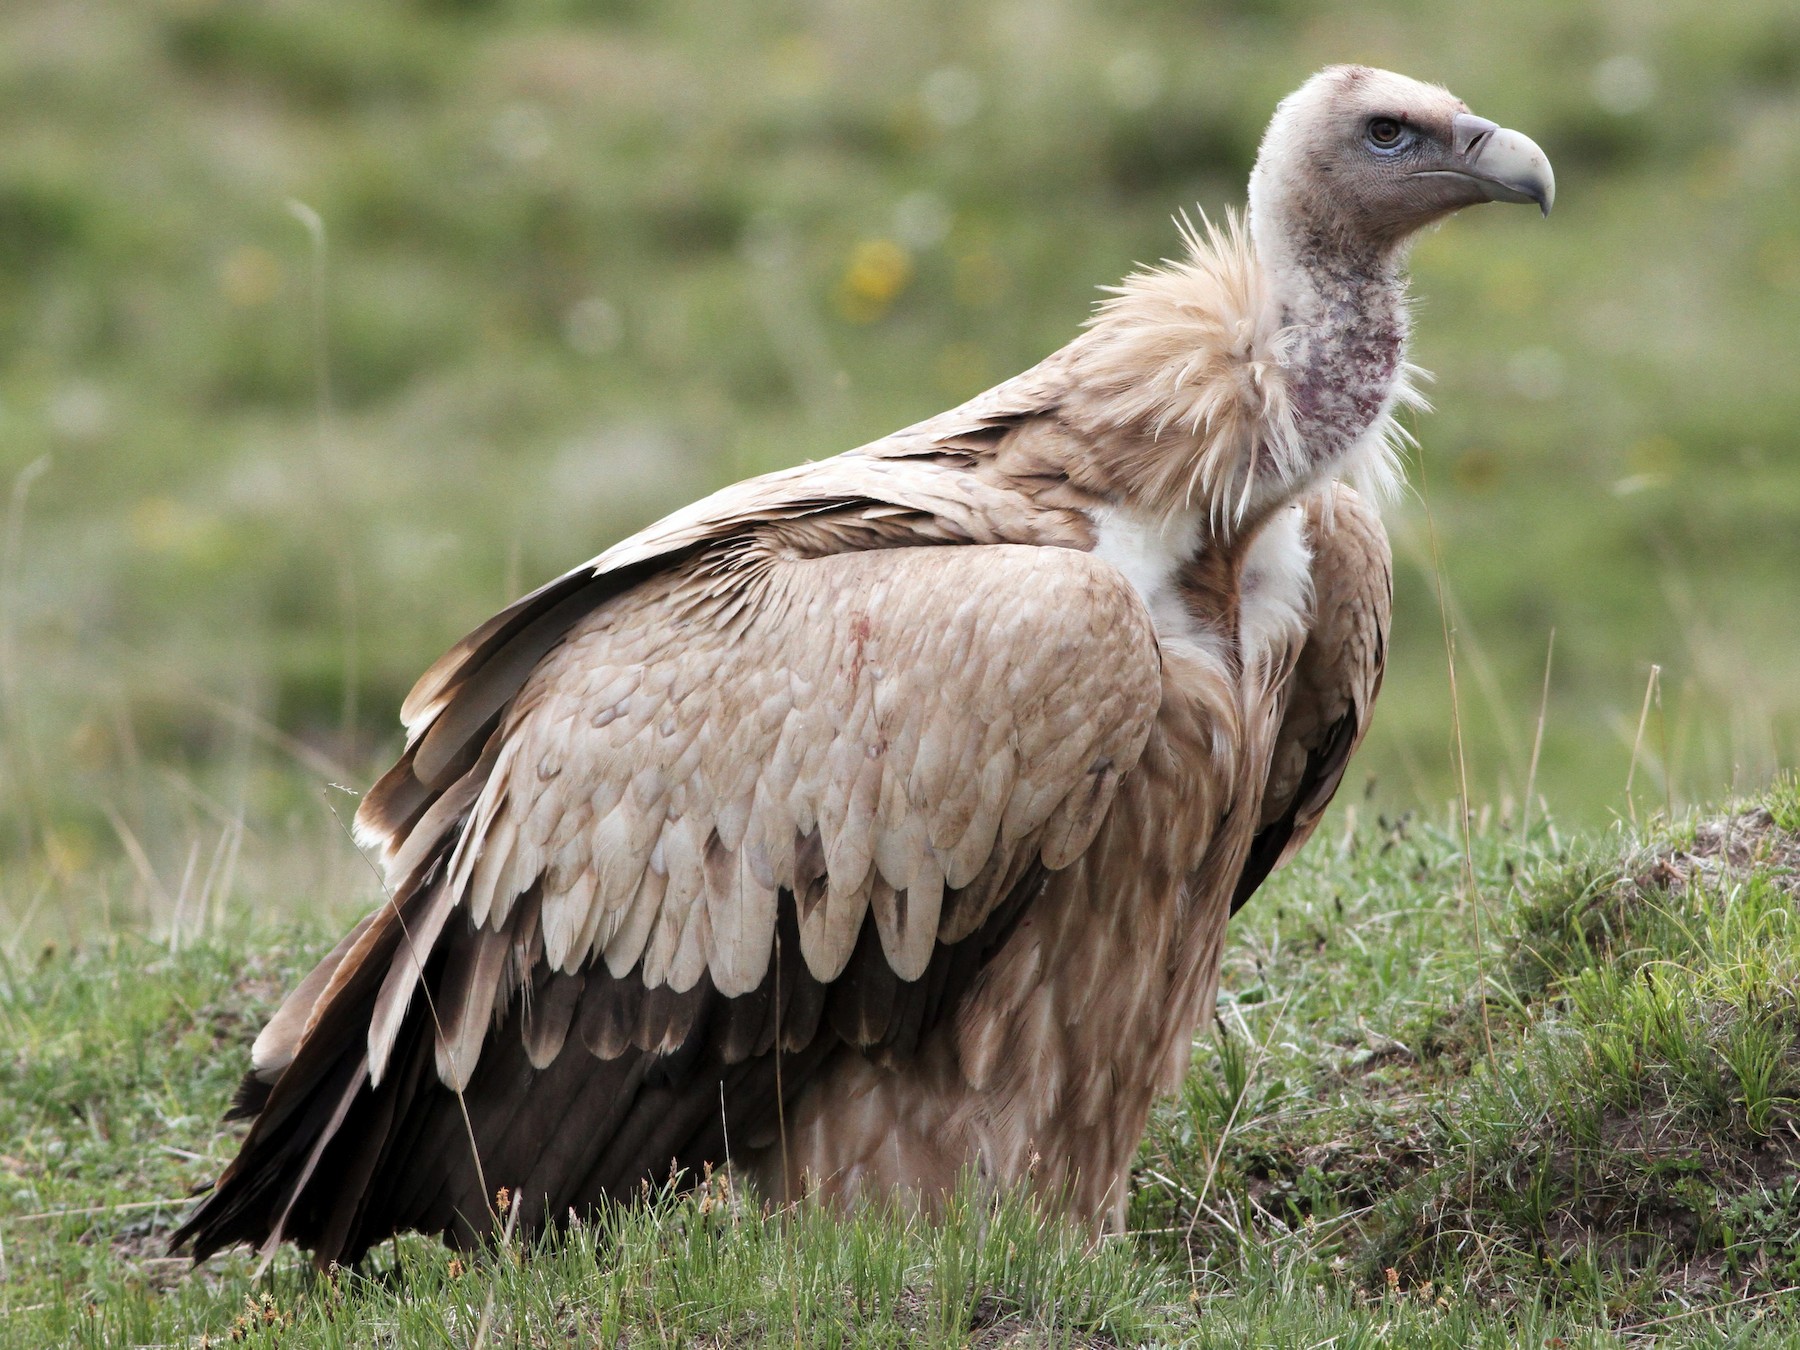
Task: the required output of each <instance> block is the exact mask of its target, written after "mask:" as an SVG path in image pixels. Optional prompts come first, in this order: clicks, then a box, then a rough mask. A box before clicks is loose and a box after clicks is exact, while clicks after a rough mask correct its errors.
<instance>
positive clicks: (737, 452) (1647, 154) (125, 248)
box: [0, 0, 1800, 935]
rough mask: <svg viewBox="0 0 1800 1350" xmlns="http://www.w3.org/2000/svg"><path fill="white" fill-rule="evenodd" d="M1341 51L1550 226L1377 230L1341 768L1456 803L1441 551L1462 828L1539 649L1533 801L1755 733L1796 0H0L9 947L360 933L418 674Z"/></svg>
mask: <svg viewBox="0 0 1800 1350" xmlns="http://www.w3.org/2000/svg"><path fill="white" fill-rule="evenodd" d="M1333 61H1363V62H1370V63H1375V64H1380V65H1385V66H1390V67H1392V68H1395V69H1398V70H1401V71H1404V72H1406V73H1409V74H1412V75H1415V76H1419V77H1422V78H1427V79H1432V80H1438V81H1441V82H1443V83H1445V84H1447V85H1449V86H1450V87H1451V88H1452V89H1454V90H1455V91H1456V92H1457V93H1458V94H1460V95H1461V96H1462V97H1463V98H1465V99H1466V100H1467V101H1468V102H1469V103H1470V104H1471V106H1472V107H1473V108H1474V109H1475V110H1476V111H1478V112H1481V113H1483V114H1485V115H1487V116H1490V117H1493V118H1495V119H1496V120H1499V121H1501V122H1503V123H1505V124H1507V125H1511V126H1515V127H1517V128H1519V129H1521V130H1523V131H1525V132H1527V133H1528V134H1530V135H1532V136H1533V137H1535V138H1536V139H1537V140H1538V141H1539V142H1540V143H1541V144H1542V145H1543V146H1544V147H1545V148H1546V150H1547V151H1548V152H1549V154H1550V156H1551V158H1552V160H1553V161H1554V162H1555V165H1556V168H1557V175H1558V181H1559V199H1558V202H1557V211H1556V214H1555V216H1554V217H1553V218H1552V220H1551V221H1550V222H1549V223H1548V224H1545V223H1543V222H1541V221H1539V220H1538V219H1537V218H1536V216H1535V215H1534V214H1532V213H1530V212H1528V211H1524V210H1510V209H1502V208H1487V209H1484V210H1480V211H1476V212H1472V213H1470V214H1469V215H1468V216H1466V217H1465V218H1462V219H1458V220H1455V221H1453V222H1451V223H1450V224H1449V225H1448V226H1447V227H1445V228H1444V229H1442V230H1441V231H1440V232H1438V233H1436V234H1434V235H1433V236H1431V237H1429V238H1427V239H1426V240H1424V241H1423V242H1422V244H1421V245H1420V247H1419V249H1418V251H1417V255H1416V259H1415V268H1414V271H1415V278H1416V290H1417V293H1418V296H1419V303H1418V308H1417V320H1418V324H1417V327H1418V337H1417V343H1416V349H1415V353H1414V355H1415V359H1417V360H1418V361H1419V362H1420V363H1422V364H1423V365H1425V366H1426V367H1428V368H1429V369H1431V370H1433V371H1435V372H1436V374H1437V381H1436V383H1435V385H1434V386H1433V387H1432V389H1431V391H1430V392H1431V396H1432V398H1433V400H1434V402H1435V403H1436V404H1437V411H1436V412H1434V413H1432V414H1429V415H1426V416H1424V417H1422V418H1416V419H1414V425H1415V429H1416V431H1417V433H1418V435H1419V437H1420V440H1421V442H1422V448H1421V449H1420V450H1419V451H1418V452H1417V453H1416V454H1415V455H1414V456H1412V459H1411V463H1410V465H1409V475H1410V478H1411V482H1412V484H1413V489H1412V490H1411V491H1410V492H1409V494H1408V495H1407V497H1406V498H1405V499H1404V500H1403V501H1401V502H1399V503H1397V504H1396V505H1395V507H1394V508H1393V510H1392V512H1391V513H1390V522H1391V528H1392V530H1393V533H1394V536H1395V541H1396V548H1397V552H1398V555H1399V568H1398V576H1397V582H1398V595H1397V608H1398V614H1397V619H1396V633H1395V637H1394V642H1393V648H1392V652H1393V655H1392V664H1391V666H1390V669H1389V672H1388V679H1387V687H1386V692H1385V694H1384V697H1383V700H1382V704H1381V707H1380V709H1379V712H1378V716H1377V719H1376V724H1375V730H1374V732H1373V734H1372V736H1371V737H1370V741H1369V744H1368V747H1367V748H1366V749H1365V751H1364V752H1363V755H1362V758H1361V761H1360V764H1359V767H1358V768H1357V769H1355V770H1353V776H1352V784H1351V790H1350V791H1349V792H1347V794H1346V795H1347V796H1349V797H1354V798H1356V799H1358V801H1359V803H1366V804H1365V805H1362V806H1361V809H1362V810H1364V811H1369V810H1376V809H1378V810H1381V811H1384V812H1388V813H1390V814H1391V813H1393V812H1396V811H1400V810H1405V809H1409V808H1414V807H1418V806H1424V807H1427V808H1430V809H1433V810H1436V809H1440V808H1441V807H1442V804H1443V803H1444V802H1445V801H1446V799H1448V798H1449V797H1450V795H1451V794H1452V793H1453V792H1454V791H1455V783H1456V776H1455V773H1454V771H1453V760H1452V756H1451V753H1450V728H1451V725H1452V718H1451V700H1450V693H1449V689H1450V684H1449V680H1448V678H1447V667H1446V644H1445V636H1444V622H1443V620H1441V618H1440V609H1439V602H1438V589H1437V582H1438V580H1439V578H1440V577H1441V579H1442V582H1443V595H1444V599H1445V605H1444V612H1445V613H1446V614H1447V616H1448V620H1449V623H1450V625H1451V626H1452V627H1453V628H1454V630H1455V633H1456V652H1457V673H1458V689H1459V695H1460V706H1461V714H1462V722H1463V727H1464V731H1465V733H1466V737H1467V750H1468V755H1467V768H1468V777H1469V788H1470V794H1471V797H1472V799H1473V800H1474V801H1475V802H1476V803H1477V804H1478V805H1482V806H1485V807H1488V808H1491V809H1493V810H1494V811H1497V812H1509V813H1514V814H1516V813H1517V811H1518V810H1519V804H1520V801H1521V798H1522V796H1523V794H1524V789H1525V784H1526V781H1527V778H1528V775H1529V772H1530V766H1531V762H1532V755H1533V743H1534V739H1535V736H1536V733H1537V729H1538V725H1539V718H1538V708H1539V694H1540V688H1541V686H1542V681H1543V676H1544V669H1545V657H1546V652H1547V648H1548V645H1549V642H1550V635H1551V632H1552V630H1553V629H1554V631H1555V635H1556V636H1555V657H1554V664H1553V667H1552V669H1551V672H1550V680H1549V695H1548V701H1547V706H1546V712H1545V716H1544V718H1543V721H1542V756H1541V765H1540V767H1539V769H1538V773H1537V780H1536V782H1537V788H1538V790H1539V791H1540V792H1541V794H1542V795H1543V797H1544V798H1545V800H1546V802H1547V804H1548V807H1549V809H1550V810H1551V811H1552V812H1553V813H1554V815H1555V817H1556V818H1557V819H1558V821H1561V822H1570V823H1576V822H1594V821H1599V820H1604V819H1606V818H1608V816H1609V815H1611V814H1614V813H1620V814H1623V813H1625V812H1627V811H1638V812H1642V811H1645V810H1649V809H1652V808H1660V807H1662V806H1664V805H1666V804H1669V803H1673V804H1674V805H1676V806H1679V805H1680V804H1682V803H1683V802H1686V801H1690V800H1704V799H1707V798H1711V797H1715V796H1719V795H1722V794H1723V793H1724V792H1726V791H1727V790H1729V789H1730V788H1732V787H1733V786H1749V785H1752V784H1754V783H1756V782H1758V781H1761V780H1763V779H1764V778H1766V777H1767V776H1768V775H1769V774H1770V773H1771V771H1772V770H1773V769H1774V768H1775V767H1776V766H1777V765H1780V764H1784V763H1791V762H1792V761H1793V757H1794V750H1795V738H1796V736H1797V735H1800V718H1797V714H1800V680H1797V678H1796V677H1797V676H1800V623H1797V622H1796V618H1797V617H1800V616H1797V615H1796V605H1795V603H1794V591H1795V579H1796V577H1797V576H1800V531H1797V530H1796V528H1795V525H1796V521H1797V520H1800V444H1797V441H1800V432H1797V431H1796V427H1797V426H1800V382H1797V381H1796V379H1795V375H1794V364H1795V355H1796V351H1797V349H1800V341H1797V339H1800V9H1796V7H1795V6H1794V5H1793V4H1792V2H1791V0H1733V2H1732V3H1731V4H1719V3H1687V2H1686V0H1667V2H1666V3H1660V4H1656V5H1644V4H1636V3H1623V0H1614V2H1613V3H1606V4H1593V5H1588V4H1574V3H1546V2H1544V0H1538V2H1537V3H1531V2H1529V0H1528V2H1526V3H1515V4H1508V5H1504V6H1502V5H1495V4H1492V3H1470V2H1468V0H1462V2H1460V3H1442V2H1441V0H1434V2H1433V3H1385V4H1384V3H1372V2H1370V0H1362V2H1361V3H1356V4H1354V5H1313V4H1302V3H1298V2H1297V0H1235V2H1226V0H1212V2H1210V3H1209V2H1207V0H1188V2H1186V3H1179V4H1176V3H1167V4H1165V3H1128V4H1103V3H1100V0H1019V2H1012V0H991V2H988V3H975V4H967V3H963V4H951V3H894V2H892V0H890V2H889V3H884V4H868V3H852V2H851V0H819V2H817V3H744V2H740V3H731V4H726V3H721V2H720V0H660V2H658V3H651V2H650V0H612V2H610V3H608V2H604V0H516V2H513V3H506V2H505V0H489V2H486V3H484V2H483V0H436V2H435V3H431V2H429V0H416V2H415V3H396V2H394V0H381V2H377V0H310V2H300V0H289V2H287V3H281V2H279V0H271V2H270V3H247V2H246V3H237V2H233V0H215V2H214V3H206V2H205V0H183V2H180V3H170V2H167V0H165V2H163V3H152V2H151V0H85V2H83V3H48V2H33V3H13V4H9V5H7V6H5V7H4V9H3V10H0V494H3V500H4V501H5V503H6V514H5V528H4V535H3V542H4V551H3V553H0V733H3V736H4V741H3V746H4V758H3V759H0V774H3V778H0V906H4V909H3V910H0V928H3V929H4V931H5V932H7V933H11V934H14V935H17V934H21V933H24V932H27V931H31V932H35V931H38V930H40V929H47V930H48V931H51V932H54V931H55V930H56V927H57V924H58V923H59V922H70V921H68V920H67V919H66V916H67V915H70V914H74V913H78V912H80V910H81V907H82V906H83V905H91V904H96V903H104V904H107V905H109V906H110V905H113V904H115V903H122V902H120V901H118V899H117V897H118V895H119V894H121V892H120V891H119V889H118V888H117V887H116V886H114V885H112V883H111V881H109V880H108V878H116V877H118V876H120V875H123V876H125V877H127V878H129V879H130V884H129V886H128V888H127V890H128V892H129V893H130V894H132V895H135V896H136V897H137V899H136V900H135V901H134V902H132V903H135V904H140V905H142V906H146V907H148V908H149V909H151V910H152V911H155V910H156V909H157V908H158V907H159V906H160V907H163V908H166V909H169V910H171V911H173V910H175V909H180V908H182V907H188V908H190V909H191V908H192V907H193V906H194V905H196V904H197V905H198V906H199V908H200V910H201V911H203V912H204V911H205V910H206V909H207V907H208V906H209V905H211V906H213V907H214V908H216V907H217V906H218V905H220V904H222V903H223V899H222V897H223V896H224V894H225V893H226V892H229V891H232V890H233V888H234V886H235V888H236V889H237V890H238V891H239V892H240V893H247V894H249V895H250V896H251V897H252V903H254V904H262V903H264V902H265V901H266V902H267V903H268V904H270V905H276V904H280V903H285V900H284V897H289V898H293V899H308V900H324V899H327V898H329V899H331V900H333V901H338V900H343V901H344V902H345V903H361V901H362V900H363V899H365V898H366V896H367V895H368V894H369V893H371V891H370V888H371V886H372V881H371V879H370V877H369V875H368V873H367V872H366V870H365V869H364V868H363V865H362V863H361V862H360V860H359V859H357V858H356V857H355V855H354V853H353V851H352V850H351V848H350V845H349V843H348V841H347V839H345V838H344V837H343V835H342V833H341V832H340V827H339V825H338V824H337V822H336V818H337V817H344V818H347V817H348V815H349V814H350V812H351V811H352V810H353V808H354V798H353V797H352V796H351V795H350V792H349V791H344V790H341V789H350V790H354V789H359V788H360V787H361V786H363V785H364V784H365V783H366V782H367V781H368V780H369V778H370V777H371V776H372V774H373V773H374V772H376V771H377V770H378V769H379V767H380V765H381V763H382V761H383V760H384V759H385V758H386V757H387V756H388V755H390V754H391V753H392V752H393V751H394V750H395V749H396V747H397V745H398V729H397V723H396V716H395V714H396V709H397V706H398V703H399V700H400V698H401V696H402V694H403V693H404V691H405V690H406V688H407V687H408V685H409V684H410V682H411V680H412V679H413V677H414V676H415V675H416V674H417V673H418V672H419V671H420V670H421V669H422V668H423V667H424V666H425V665H426V664H427V663H428V662H429V661H430V660H431V658H432V657H433V656H434V655H435V654H436V653H437V652H438V651H439V650H440V649H442V648H443V647H444V646H445V645H446V644H448V643H449V642H451V641H452V640H454V639H455V638H456V637H457V636H458V635H460V634H461V633H462V632H464V631H465V630H466V629H468V628H469V627H471V626H472V625H474V624H475V623H477V622H479V621H480V620H481V619H483V618H484V617H486V616H487V615H488V614H489V613H490V612H491V611H492V610H493V609H495V608H496V607H497V606H499V605H500V604H501V603H502V602H504V601H505V600H507V599H508V598H510V597H511V596H513V595H514V594H515V593H517V592H519V591H520V590H522V589H525V588H528V587H530V586H532V585H535V584H537V583H538V582H540V581H542V580H544V579H546V578H548V577H549V576H551V575H553V574H555V573H557V572H560V571H562V570H563V569H565V568H566V567H568V566H571V565H573V564H574V563H576V562H578V561H580V560H581V559H583V558H586V557H588V556H590V555H592V554H594V553H596V552H598V551H599V550H600V549H601V548H602V547H603V546H605V545H606V544H608V543H609V542H611V541H612V540H614V539H615V538H617V537H619V536H621V535H622V534H624V533H626V532H628V531H630V530H632V529H634V528H636V527H638V526H640V525H642V524H644V523H646V522H647V521H649V520H651V519H653V518H655V517H656V516H658V515H660V514H661V513H663V512H664V511H666V510H667V509H669V508H671V507H673V506H675V505H678V504H680V503H681V502H684V501H686V500H689V499H691V498H692V497H694V496H696V495H698V494H700V493H702V492H704V491H706V490H708V489H710V488H713V487H716V486H718V485H720V484H723V483H725V482H728V481H730V480H733V479H735V478H739V477H742V476H745V475H748V474H752V473H756V472H760V471H763V470H766V469H771V468H776V467H779V466H783V465H787V464H792V463H795V462H797V461H799V460H802V459H807V458H818V457H821V456H824V455H827V454H831V453H834V452H836V451H838V450H840V449H843V448H846V447H848V446H851V445H855V444H857V443H859V442H861V441H864V440H868V439H871V438H873V437H876V436H878V435H881V434H883V433H885V432H887V431H889V430H891V429H893V428H895V427H898V426H901V425H903V424H905V423H908V422H911V421H914V420H916V419H918V418H920V417H923V416H926V415H928V414H930V413H933V412H935V411H937V410H938V409H940V408H942V407H945V406H947V405H949V404H951V403H953V402H956V401H959V400H961V399H963V398H964V397H966V396H968V395H970V394H972V393H974V392H976V391H977V390H979V389H981V388H982V387H984V386H985V385H987V384H989V383H991V382H993V381H995V380H997V379H999V378H1002V377H1004V376H1007V375H1009V374H1011V373H1013V372H1014V371H1016V370H1018V369H1021V368H1023V367H1024V366H1026V365H1029V364H1030V363H1032V362H1034V361H1035V360H1037V359H1038V358H1039V357H1041V356H1042V355H1043V354H1044V353H1046V352H1047V351H1049V350H1051V349H1052V348H1054V347H1056V346H1058V345H1060V344H1061V343H1063V342H1064V341H1066V340H1067V339H1068V338H1069V337H1070V336H1072V335H1073V334H1074V332H1075V331H1076V329H1077V326H1078V325H1079V324H1080V322H1081V321H1082V319H1083V317H1084V316H1085V314H1086V313H1087V311H1088V308H1089V306H1090V305H1091V304H1092V302H1093V300H1094V299H1095V298H1096V289H1095V288H1096V287H1097V286H1099V285H1101V284H1104V283H1108V282H1112V281H1114V280H1116V279H1117V278H1118V277H1119V276H1120V275H1121V274H1122V273H1124V272H1125V271H1126V270H1128V269H1129V268H1130V267H1131V265H1132V264H1133V263H1134V262H1138V261H1150V260H1154V259H1155V258H1157V257H1159V256H1161V255H1163V254H1165V253H1167V252H1169V251H1170V250H1172V249H1173V248H1174V247H1175V242H1176V241H1175V232H1174V230H1173V228H1172V227H1171V224H1170V216H1171V214H1172V213H1173V212H1174V211H1176V210H1177V209H1179V208H1182V207H1192V206H1193V205H1194V204H1196V203H1197V204H1198V205H1199V206H1200V207H1201V208H1203V209H1204V210H1206V211H1208V212H1219V211H1221V210H1223V209H1224V208H1226V207H1228V206H1232V205H1235V204H1237V203H1239V202H1241V200H1242V194H1243V184H1244V179H1245V175H1246V173H1247V171H1248V169H1249V166H1250V162H1251V159H1252V156H1253V154H1254V152H1255V148H1256V143H1257V140H1258V137H1259V135H1260V133H1261V129H1262V127H1263V125H1264V123H1265V122H1266V120H1267V118H1268V116H1269V113H1270V110H1271V109H1272V107H1273V105H1274V103H1275V101H1276V100H1277V99H1278V98H1279V97H1280V96H1281V95H1282V94H1284V93H1286V92H1287V91H1288V90H1290V89H1291V88H1293V87H1294V86H1296V85H1297V84H1298V83H1299V82H1300V81H1301V80H1302V79H1303V78H1304V77H1305V76H1306V75H1307V74H1308V73H1310V72H1311V71H1312V70H1314V69H1315V68H1317V67H1318V66H1320V65H1322V64H1325V63H1328V62H1333ZM1434 527H1435V528H1434ZM1434 539H1435V545H1434V542H1433V541H1434ZM1434 557H1435V558H1436V560H1437V565H1434V561H1433V560H1434ZM1653 666H1657V667H1660V668H1661V675H1660V683H1659V685H1658V687H1657V689H1656V691H1655V693H1656V697H1655V698H1653V699H1652V700H1651V702H1650V704H1649V706H1648V710H1647V715H1642V714H1644V713H1645V698H1646V690H1647V688H1648V687H1649V680H1650V673H1651V668H1652V667H1653ZM1640 723H1641V724H1642V728H1643V730H1642V734H1641V735H1640V734H1639V727H1640ZM1634 747H1635V769H1634V768H1633V763H1634ZM1365 775H1366V779H1365ZM1628 777H1629V778H1631V780H1632V793H1633V798H1634V799H1635V800H1634V801H1628V799H1627V796H1626V791H1625V789H1626V783H1627V779H1628ZM334 781H335V782H336V783H338V784H340V785H341V789H340V788H334V787H330V786H327V785H328V784H329V783H332V782H334ZM259 869H260V871H259ZM202 879H204V885H202ZM246 887H247V888H248V890H247V891H246V890H245V888H246ZM58 915H63V916H65V918H64V919H63V920H58V918H57V916H58ZM185 922H187V923H188V924H190V925H191V924H192V923H193V922H194V920H193V917H192V915H191V914H190V915H189V917H188V918H187V919H186V920H185Z"/></svg>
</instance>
